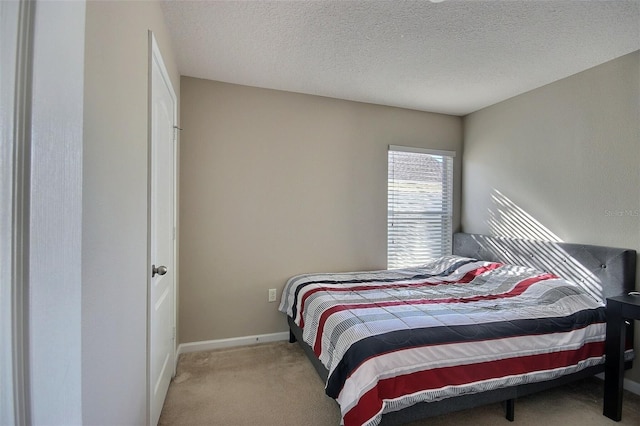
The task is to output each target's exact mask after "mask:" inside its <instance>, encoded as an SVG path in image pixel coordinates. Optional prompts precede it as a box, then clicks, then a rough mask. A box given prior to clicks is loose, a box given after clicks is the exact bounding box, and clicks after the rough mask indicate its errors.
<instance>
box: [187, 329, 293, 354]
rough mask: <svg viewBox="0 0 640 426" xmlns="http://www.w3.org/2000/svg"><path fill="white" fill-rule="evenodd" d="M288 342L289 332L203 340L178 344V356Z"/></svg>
mask: <svg viewBox="0 0 640 426" xmlns="http://www.w3.org/2000/svg"><path fill="white" fill-rule="evenodd" d="M282 340H289V332H288V331H283V332H281V333H271V334H259V335H256V336H244V337H232V338H230V339H218V340H205V341H202V342H191V343H180V345H178V355H180V354H185V353H189V352H201V351H210V350H213V349H222V348H232V347H235V346H247V345H255V344H256V343H268V342H279V341H282Z"/></svg>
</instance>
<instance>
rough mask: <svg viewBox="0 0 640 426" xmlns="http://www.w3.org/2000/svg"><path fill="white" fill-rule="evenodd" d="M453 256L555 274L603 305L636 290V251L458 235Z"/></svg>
mask: <svg viewBox="0 0 640 426" xmlns="http://www.w3.org/2000/svg"><path fill="white" fill-rule="evenodd" d="M453 254H457V255H459V256H466V257H473V258H476V259H482V260H489V261H495V262H503V263H511V264H516V265H524V266H530V267H534V268H537V269H541V270H543V271H546V272H551V273H553V274H556V275H558V276H560V277H562V278H565V279H567V280H569V281H572V282H575V283H577V284H579V285H581V286H582V287H584V288H585V289H586V290H587V291H588V292H589V293H591V294H592V295H593V296H594V297H595V298H596V299H598V300H602V301H604V300H605V299H606V298H607V297H611V296H617V295H620V294H622V293H626V292H629V291H631V290H635V277H636V251H635V250H629V249H620V248H613V247H600V246H592V245H584V244H571V243H556V242H546V241H531V240H520V239H513V238H503V237H491V236H487V235H480V234H465V233H456V234H454V235H453Z"/></svg>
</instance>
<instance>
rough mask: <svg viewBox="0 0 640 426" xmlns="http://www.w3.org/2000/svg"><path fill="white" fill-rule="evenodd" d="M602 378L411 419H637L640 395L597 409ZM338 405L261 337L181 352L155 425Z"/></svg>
mask: <svg viewBox="0 0 640 426" xmlns="http://www.w3.org/2000/svg"><path fill="white" fill-rule="evenodd" d="M602 393H603V383H602V381H600V380H598V379H595V378H594V379H587V380H582V381H579V382H575V383H573V384H570V385H566V386H562V387H559V388H556V389H552V390H549V391H545V392H540V393H537V394H535V395H531V396H527V397H523V398H520V399H518V400H517V401H516V406H515V407H516V409H515V414H516V415H515V422H513V423H511V422H509V421H507V420H506V419H505V417H504V410H503V408H502V406H501V405H500V404H490V405H487V406H483V407H478V408H474V409H471V410H465V411H459V412H456V413H451V414H446V415H442V416H438V417H432V418H429V419H425V420H422V421H419V422H414V423H411V426H454V425H455V426H463V425H473V426H485V425H486V426H493V425H504V426H509V425H513V426H538V425H544V426H569V425H580V426H600V425H603V426H604V425H621V426H622V425H624V426H627V425H628V426H638V425H640V396H638V395H634V394H632V393H629V392H626V391H625V395H624V404H623V412H622V421H621V422H619V423H616V422H614V421H612V420H610V419H608V418H606V417H604V416H603V415H602ZM339 423H340V410H339V409H338V405H337V404H336V402H335V401H334V400H332V399H331V398H329V397H328V396H326V395H325V393H324V385H323V383H322V380H321V379H320V378H319V377H318V375H317V373H316V372H315V370H314V369H313V367H312V365H311V363H310V362H309V360H307V358H306V357H305V355H304V352H303V351H302V349H300V347H299V346H298V344H297V343H296V344H290V343H288V342H276V343H266V344H260V345H253V346H244V347H239V348H231V349H220V350H215V351H208V352H194V353H188V354H182V355H181V356H180V359H179V360H178V369H177V374H176V377H175V378H174V379H173V381H172V382H171V385H170V387H169V392H168V394H167V399H166V401H165V404H164V408H163V410H162V415H161V416H160V422H159V424H160V425H229V426H236V425H237V426H241V425H264V426H276V425H277V426H285V425H287V426H288V425H291V426H302V425H304V426H307V425H308V426H336V425H339Z"/></svg>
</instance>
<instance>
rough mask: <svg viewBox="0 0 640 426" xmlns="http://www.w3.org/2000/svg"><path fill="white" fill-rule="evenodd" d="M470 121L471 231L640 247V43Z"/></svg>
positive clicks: (467, 190) (638, 372) (467, 198)
mask: <svg viewBox="0 0 640 426" xmlns="http://www.w3.org/2000/svg"><path fill="white" fill-rule="evenodd" d="M464 129H465V142H464V159H463V168H464V169H463V195H462V211H463V214H462V228H463V230H464V231H466V232H478V233H484V234H494V235H504V236H525V237H530V238H531V237H532V238H536V237H538V238H558V239H560V240H563V241H568V242H577V243H588V244H596V245H609V246H616V247H625V248H632V249H635V250H638V251H640V191H639V189H638V188H640V52H635V53H632V54H629V55H626V56H623V57H621V58H619V59H616V60H614V61H611V62H608V63H605V64H603V65H600V66H598V67H595V68H592V69H590V70H587V71H584V72H582V73H579V74H576V75H574V76H572V77H569V78H566V79H563V80H560V81H557V82H555V83H552V84H549V85H547V86H544V87H542V88H539V89H536V90H533V91H531V92H529V93H526V94H523V95H521V96H517V97H515V98H512V99H509V100H507V101H504V102H501V103H499V104H496V105H493V106H491V107H488V108H485V109H483V110H481V111H478V112H475V113H473V114H471V115H469V116H467V117H465V120H464ZM639 328H640V327H639ZM638 349H640V334H638V335H637V336H636V350H638ZM636 365H637V363H636ZM632 373H633V374H630V375H629V376H630V377H632V378H633V379H634V380H635V381H636V382H640V367H637V366H636V368H635V369H634V371H633V372H632Z"/></svg>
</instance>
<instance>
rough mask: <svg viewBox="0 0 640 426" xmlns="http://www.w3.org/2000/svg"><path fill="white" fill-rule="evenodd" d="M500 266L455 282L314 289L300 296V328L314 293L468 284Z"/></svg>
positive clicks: (474, 272)
mask: <svg viewBox="0 0 640 426" xmlns="http://www.w3.org/2000/svg"><path fill="white" fill-rule="evenodd" d="M501 266H504V264H503V263H491V264H489V265H486V266H480V267H478V268H475V269H473V270H471V271H469V272H467V273H466V274H464V276H462V277H461V278H460V279H459V280H455V281H446V280H444V281H421V282H416V283H404V284H382V285H376V286H366V285H359V286H353V287H347V286H341V287H325V286H322V287H316V288H314V289H311V290H309V291H307V292H306V293H305V294H303V295H302V298H301V299H300V309H299V310H298V312H299V313H298V315H299V317H300V324H299V326H300V328H304V315H303V313H304V305H305V303H306V301H307V298H309V297H311V296H312V295H314V294H315V293H318V292H321V291H326V292H329V293H334V292H351V291H367V290H370V291H378V290H385V289H396V288H412V287H421V286H425V285H426V286H437V285H443V284H446V285H452V284H468V283H470V282H471V281H473V279H474V278H475V277H477V276H479V275H482V274H484V273H485V272H488V271H493V270H496V269H498V268H500V267H501Z"/></svg>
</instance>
